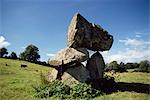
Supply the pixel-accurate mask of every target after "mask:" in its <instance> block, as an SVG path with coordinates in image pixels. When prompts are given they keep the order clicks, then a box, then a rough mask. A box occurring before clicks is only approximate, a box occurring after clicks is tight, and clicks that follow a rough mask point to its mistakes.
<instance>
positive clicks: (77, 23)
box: [68, 13, 113, 51]
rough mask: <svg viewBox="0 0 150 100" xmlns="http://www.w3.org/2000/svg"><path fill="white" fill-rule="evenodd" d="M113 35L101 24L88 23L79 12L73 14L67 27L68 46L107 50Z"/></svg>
mask: <svg viewBox="0 0 150 100" xmlns="http://www.w3.org/2000/svg"><path fill="white" fill-rule="evenodd" d="M112 43H113V36H112V35H110V34H109V33H108V32H107V31H106V30H104V29H103V28H102V27H101V26H99V25H96V24H92V23H89V22H88V21H87V20H86V19H85V18H84V17H83V16H81V15H80V14H79V13H77V14H75V15H74V17H73V19H72V21H71V23H70V26H69V28H68V46H69V47H72V48H87V49H90V50H93V51H105V50H109V49H110V48H111V46H112Z"/></svg>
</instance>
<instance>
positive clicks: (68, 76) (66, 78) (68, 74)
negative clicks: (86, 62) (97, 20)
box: [61, 64, 90, 86]
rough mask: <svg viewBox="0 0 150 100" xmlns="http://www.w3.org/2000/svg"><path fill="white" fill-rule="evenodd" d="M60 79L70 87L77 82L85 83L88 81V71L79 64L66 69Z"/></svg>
mask: <svg viewBox="0 0 150 100" xmlns="http://www.w3.org/2000/svg"><path fill="white" fill-rule="evenodd" d="M61 78H62V81H63V82H64V83H66V84H67V85H69V86H71V85H74V84H77V83H79V82H83V83H85V82H86V81H88V79H90V75H89V72H88V70H87V69H86V68H85V67H84V66H83V65H82V64H81V65H79V66H76V67H73V68H69V69H67V70H66V71H65V72H64V74H63V75H62V77H61Z"/></svg>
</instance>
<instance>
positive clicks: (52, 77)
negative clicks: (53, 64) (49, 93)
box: [47, 68, 58, 82]
mask: <svg viewBox="0 0 150 100" xmlns="http://www.w3.org/2000/svg"><path fill="white" fill-rule="evenodd" d="M57 75H58V70H56V69H55V68H53V69H52V71H51V72H50V73H49V74H48V75H47V80H48V81H49V82H52V81H54V80H56V79H57Z"/></svg>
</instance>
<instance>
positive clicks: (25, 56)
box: [20, 44, 40, 62]
mask: <svg viewBox="0 0 150 100" xmlns="http://www.w3.org/2000/svg"><path fill="white" fill-rule="evenodd" d="M20 58H21V59H22V60H27V61H29V62H37V61H38V59H39V58H40V55H39V49H38V48H37V47H36V46H34V45H32V44H31V45H28V46H27V47H26V49H25V51H24V52H22V53H21V54H20Z"/></svg>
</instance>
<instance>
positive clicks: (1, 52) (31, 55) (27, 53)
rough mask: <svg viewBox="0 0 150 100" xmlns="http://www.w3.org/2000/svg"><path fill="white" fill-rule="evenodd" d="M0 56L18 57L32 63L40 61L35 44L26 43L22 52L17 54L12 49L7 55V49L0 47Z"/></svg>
mask: <svg viewBox="0 0 150 100" xmlns="http://www.w3.org/2000/svg"><path fill="white" fill-rule="evenodd" d="M0 58H8V59H19V60H25V61H29V62H33V63H38V62H40V61H39V59H40V55H39V49H38V47H36V46H35V45H32V44H30V45H28V46H27V47H26V48H25V50H24V51H23V52H21V53H20V54H19V56H17V54H16V53H15V52H14V51H13V52H11V53H10V55H8V50H7V49H6V48H4V47H3V48H0Z"/></svg>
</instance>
